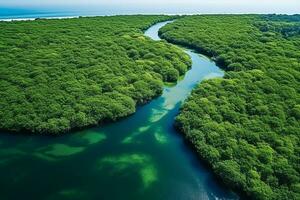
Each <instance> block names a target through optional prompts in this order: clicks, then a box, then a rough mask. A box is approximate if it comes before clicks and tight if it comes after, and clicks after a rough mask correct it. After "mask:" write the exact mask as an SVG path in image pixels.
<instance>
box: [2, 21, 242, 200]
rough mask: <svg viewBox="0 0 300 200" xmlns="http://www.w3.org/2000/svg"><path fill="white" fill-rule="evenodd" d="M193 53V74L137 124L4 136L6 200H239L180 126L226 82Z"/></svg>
mask: <svg viewBox="0 0 300 200" xmlns="http://www.w3.org/2000/svg"><path fill="white" fill-rule="evenodd" d="M167 23H170V22H163V23H158V24H155V25H153V26H152V27H150V28H149V29H148V30H147V31H146V32H145V35H146V36H148V37H150V38H152V39H153V40H160V38H159V37H158V30H159V29H160V28H161V27H163V26H164V25H166V24H167ZM157 42H161V41H157ZM185 52H186V53H187V54H188V55H189V56H190V57H191V59H192V68H191V69H190V70H189V71H188V72H187V73H186V75H185V76H184V78H183V79H182V80H180V81H178V83H177V84H176V85H175V86H172V87H171V86H165V88H164V91H163V94H162V96H160V97H159V98H157V99H154V100H153V101H151V102H150V103H149V104H147V105H145V106H142V107H140V108H138V110H137V112H136V113H135V114H134V115H132V116H130V117H127V118H125V119H122V120H120V121H118V122H115V123H111V124H107V125H105V126H101V127H95V128H90V129H87V130H84V131H79V132H76V133H73V134H66V135H63V136H60V137H45V136H33V135H32V136H28V135H22V134H15V135H13V134H5V133H1V134H0V177H1V181H0V188H1V189H0V191H1V199H5V200H6V199H9V200H11V199H22V198H24V197H26V199H39V200H40V199H45V200H51V199H55V200H57V199H58V200H59V199H62V200H67V199H72V200H75V199H110V200H119V199H124V200H135V199H136V200H141V199H143V200H147V199H149V200H169V199H170V200H174V199H176V200H199V199H239V198H238V196H237V195H236V194H234V193H233V192H231V191H230V190H229V189H227V188H226V187H225V186H224V185H222V184H220V183H219V182H218V181H217V180H216V178H215V177H214V176H213V175H212V172H211V171H210V170H209V169H208V168H206V167H205V166H204V165H203V164H202V163H201V162H200V161H199V160H198V159H197V157H196V154H195V153H194V152H193V151H192V150H191V149H190V148H189V147H188V146H187V145H186V144H185V142H184V139H183V136H182V135H180V134H179V133H178V132H176V130H175V129H174V127H173V123H174V118H175V116H176V115H177V114H178V112H179V108H180V105H181V103H182V102H183V101H184V100H185V99H186V98H187V96H188V95H189V94H190V92H191V91H192V89H193V88H194V87H195V86H196V85H197V84H198V83H199V82H201V81H202V80H205V79H208V78H213V77H222V76H223V72H222V71H221V70H220V69H219V68H218V67H217V66H216V65H215V63H214V62H212V61H211V60H210V59H208V58H207V57H205V56H202V55H199V54H197V53H194V52H193V51H192V50H185Z"/></svg>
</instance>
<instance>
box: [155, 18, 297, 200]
mask: <svg viewBox="0 0 300 200" xmlns="http://www.w3.org/2000/svg"><path fill="white" fill-rule="evenodd" d="M299 30H300V21H299V15H294V16H288V15H202V16H189V17H184V18H180V19H178V20H176V21H175V22H174V23H172V24H168V25H167V26H165V27H163V28H162V29H161V30H160V35H161V37H163V38H164V39H166V40H167V41H169V42H171V43H176V44H179V45H183V46H187V47H190V48H192V49H195V50H196V51H198V52H200V53H203V54H205V55H208V56H210V57H211V58H212V59H213V60H215V62H216V63H217V64H218V65H219V66H220V67H222V68H223V69H224V70H225V76H224V78H217V79H211V80H206V81H204V82H203V83H201V84H200V85H198V86H197V88H196V89H195V90H194V91H193V92H192V94H191V95H190V97H189V98H188V99H187V101H186V102H185V103H184V105H183V106H182V108H181V112H180V115H178V117H177V119H176V126H177V127H178V128H179V129H180V130H181V131H182V132H183V134H184V135H185V136H186V138H187V140H188V141H189V142H190V143H191V144H192V146H194V147H195V149H196V151H197V152H198V154H199V155H200V157H201V158H202V159H203V160H205V161H206V162H207V163H208V164H209V165H210V166H212V168H213V170H214V172H215V173H216V174H217V175H218V176H219V177H220V178H221V179H222V180H223V181H224V182H225V183H226V184H227V185H228V186H230V187H231V188H234V189H236V191H241V192H242V193H244V194H245V195H246V196H248V197H247V199H248V198H252V199H274V200H275V199H276V200H279V199H286V200H292V199H294V200H296V199H300V145H299V143H300V141H299V140H300V121H299V119H300V95H299V90H300V87H299V81H300V32H299Z"/></svg>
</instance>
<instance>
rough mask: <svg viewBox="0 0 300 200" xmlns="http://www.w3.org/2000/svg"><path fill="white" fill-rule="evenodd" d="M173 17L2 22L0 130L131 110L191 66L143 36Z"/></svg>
mask: <svg viewBox="0 0 300 200" xmlns="http://www.w3.org/2000/svg"><path fill="white" fill-rule="evenodd" d="M170 18H171V17H168V16H115V17H93V18H79V19H61V20H35V21H23V22H0V87H1V89H0V96H1V100H0V108H1V110H0V128H1V129H5V130H12V131H19V130H23V129H26V130H28V131H31V132H47V133H59V132H64V131H67V130H70V129H72V128H78V127H84V126H88V125H93V124H97V123H98V122H103V121H106V120H116V119H117V118H120V117H124V116H127V115H129V114H132V113H133V112H135V107H136V104H137V103H145V102H147V101H149V100H151V99H152V98H154V97H156V96H157V95H159V94H161V92H162V86H163V81H176V80H177V78H178V76H179V75H182V74H184V73H185V72H186V71H187V69H188V67H189V65H190V59H189V57H188V56H187V55H185V54H184V53H182V51H181V50H180V49H178V48H176V47H175V46H173V45H170V44H168V43H167V42H163V41H161V42H155V41H152V40H151V39H150V38H147V37H145V36H144V35H143V31H144V30H145V29H146V28H148V27H149V26H151V25H152V24H154V23H157V22H159V21H165V20H168V19H170Z"/></svg>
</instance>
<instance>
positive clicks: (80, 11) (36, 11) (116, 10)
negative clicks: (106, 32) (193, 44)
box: [0, 1, 300, 20]
mask: <svg viewBox="0 0 300 200" xmlns="http://www.w3.org/2000/svg"><path fill="white" fill-rule="evenodd" d="M124 2H125V1H124ZM264 4H266V3H264ZM264 4H262V5H257V4H255V3H248V4H247V5H243V4H240V5H235V4H224V3H223V4H222V3H219V4H210V3H209V2H208V3H203V2H202V3H201V1H199V3H197V4H195V5H191V4H188V3H186V4H180V5H178V4H176V3H174V4H166V3H162V5H157V3H156V4H155V3H153V5H150V4H148V5H142V4H139V5H128V4H126V3H123V4H115V5H112V4H110V3H107V4H106V5H103V6H101V5H97V6H95V5H90V6H88V5H87V4H86V5H83V6H59V7H54V6H51V7H49V6H48V7H36V6H35V7H24V8H22V7H1V2H0V19H2V20H3V19H28V18H29V19H34V18H55V17H75V16H102V15H128V14H224V13H225V14H230V13H265V14H268V13H269V14H270V13H272V14H273V13H278V14H297V13H300V9H299V8H300V1H299V3H294V4H289V3H287V4H285V5H284V6H279V5H278V4H276V3H272V4H271V5H267V4H266V5H264Z"/></svg>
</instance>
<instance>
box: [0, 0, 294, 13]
mask: <svg viewBox="0 0 300 200" xmlns="http://www.w3.org/2000/svg"><path fill="white" fill-rule="evenodd" d="M0 6H2V7H3V6H6V7H8V6H9V7H16V6H17V7H29V8H30V7H47V6H59V7H70V6H85V7H93V8H94V9H95V8H96V7H97V6H122V7H128V8H132V7H135V8H138V7H144V8H145V7H147V8H148V9H149V11H151V8H153V11H154V12H155V9H157V8H159V9H160V10H163V9H164V8H165V9H168V7H169V8H171V7H172V9H178V10H179V9H182V10H183V11H184V10H187V11H188V10H190V11H191V12H193V11H194V12H203V13H231V12H233V13H239V12H247V13H300V0H0ZM174 12H176V11H175V10H174Z"/></svg>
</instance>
